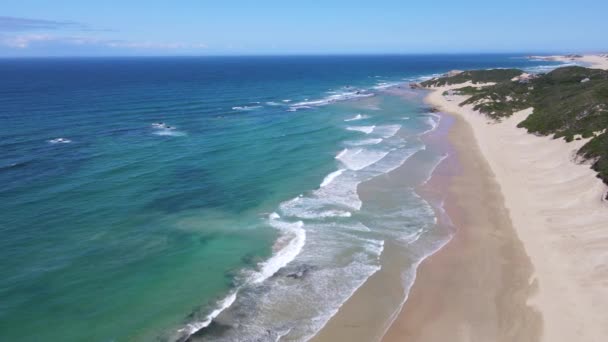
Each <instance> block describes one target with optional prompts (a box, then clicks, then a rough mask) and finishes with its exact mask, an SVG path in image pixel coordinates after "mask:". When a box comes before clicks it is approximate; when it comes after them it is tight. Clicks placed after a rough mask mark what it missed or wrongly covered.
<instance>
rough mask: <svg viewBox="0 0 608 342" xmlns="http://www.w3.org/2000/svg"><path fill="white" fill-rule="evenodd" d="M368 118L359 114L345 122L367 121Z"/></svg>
mask: <svg viewBox="0 0 608 342" xmlns="http://www.w3.org/2000/svg"><path fill="white" fill-rule="evenodd" d="M367 118H369V116H367V115H361V114H357V115H355V116H353V117H352V118H350V119H345V120H344V121H346V122H348V121H357V120H363V119H367Z"/></svg>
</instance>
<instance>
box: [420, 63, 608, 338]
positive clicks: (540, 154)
mask: <svg viewBox="0 0 608 342" xmlns="http://www.w3.org/2000/svg"><path fill="white" fill-rule="evenodd" d="M596 57H597V58H603V57H599V56H596ZM597 58H591V57H588V58H586V59H585V61H592V60H593V61H596V62H598V63H599V62H600V61H601V62H603V61H602V60H597ZM607 64H608V63H607ZM605 66H606V65H604V67H605ZM462 86H463V85H462V84H461V85H456V86H451V87H441V88H437V89H436V90H435V91H433V92H432V93H431V94H430V95H429V96H428V98H427V100H428V102H430V103H432V104H433V105H435V106H438V107H440V108H441V109H442V110H443V111H446V112H449V113H452V114H455V115H459V116H461V117H463V118H464V119H465V120H466V121H467V122H468V123H469V124H470V125H471V126H472V128H473V132H474V135H475V139H476V140H477V143H478V144H479V147H480V149H481V151H482V154H483V155H484V157H485V158H486V159H487V161H488V163H489V164H490V167H491V169H492V171H493V172H494V174H495V176H496V179H497V181H498V183H499V184H500V187H501V191H502V193H503V195H504V197H505V205H506V207H507V209H508V210H509V213H510V217H511V220H512V222H513V225H514V227H515V229H516V231H517V234H518V236H519V238H520V239H521V240H522V242H523V243H524V246H525V249H526V252H527V253H528V255H529V257H530V259H531V261H532V263H533V265H534V269H535V275H534V277H533V279H530V282H535V283H536V284H537V285H538V291H537V293H536V294H535V295H534V296H533V298H531V299H530V304H531V305H533V306H534V307H535V308H536V309H538V310H539V311H540V312H541V314H542V316H543V338H542V341H547V342H561V341H563V342H573V341H577V342H592V341H593V342H600V341H601V342H605V341H608V203H606V201H603V200H602V197H603V195H605V193H606V190H607V188H606V186H605V185H604V184H603V183H602V182H601V180H600V179H598V178H596V173H595V172H594V171H593V170H591V169H590V168H589V165H580V164H576V163H575V162H573V161H572V157H573V153H574V151H576V150H577V149H578V148H579V147H581V146H582V145H583V144H584V143H585V141H574V142H572V143H566V142H565V141H563V140H561V139H560V140H553V139H551V138H549V137H538V136H535V135H532V134H528V133H527V132H526V130H525V129H519V128H517V127H516V125H517V123H519V122H521V121H522V120H523V119H524V118H525V117H526V116H527V115H529V114H530V113H531V109H530V110H526V111H522V112H519V113H517V114H515V115H513V116H512V117H511V118H509V119H506V120H504V121H503V122H502V123H495V122H492V121H491V120H490V119H488V118H486V117H485V116H483V115H482V114H480V113H478V112H476V111H474V110H473V109H472V108H471V107H470V106H465V107H460V106H458V104H459V103H461V102H462V101H464V100H465V98H466V97H463V96H443V95H442V93H443V92H444V91H445V90H448V89H450V88H457V87H462Z"/></svg>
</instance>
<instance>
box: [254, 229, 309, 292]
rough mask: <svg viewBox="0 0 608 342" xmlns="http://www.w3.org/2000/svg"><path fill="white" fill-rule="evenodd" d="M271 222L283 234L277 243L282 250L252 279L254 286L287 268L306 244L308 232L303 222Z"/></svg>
mask: <svg viewBox="0 0 608 342" xmlns="http://www.w3.org/2000/svg"><path fill="white" fill-rule="evenodd" d="M269 222H270V225H272V226H273V227H274V228H276V229H278V230H279V231H280V232H281V233H282V235H281V236H280V237H279V239H278V240H277V242H276V243H275V246H281V248H280V249H279V250H278V251H276V252H275V254H274V255H273V256H272V257H270V259H268V260H266V261H264V262H263V263H262V264H261V265H260V270H259V271H258V272H256V273H255V274H254V275H253V276H252V277H251V283H253V284H257V283H261V282H263V281H264V280H266V279H268V278H270V277H272V275H274V274H275V273H276V272H277V271H278V270H280V269H281V268H283V267H285V265H287V264H288V263H290V262H291V261H292V260H293V259H295V257H296V256H297V255H298V254H300V252H301V251H302V248H303V247H304V244H305V243H306V230H304V228H303V226H304V223H303V222H302V221H298V222H294V223H290V222H284V221H280V220H278V219H274V218H271V219H269Z"/></svg>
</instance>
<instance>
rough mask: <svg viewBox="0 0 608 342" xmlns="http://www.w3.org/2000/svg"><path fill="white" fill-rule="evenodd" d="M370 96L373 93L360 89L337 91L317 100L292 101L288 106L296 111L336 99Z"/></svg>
mask: <svg viewBox="0 0 608 342" xmlns="http://www.w3.org/2000/svg"><path fill="white" fill-rule="evenodd" d="M370 96H374V94H373V93H369V92H366V91H362V90H355V91H343V92H337V93H335V94H332V95H329V96H327V97H325V98H322V99H319V100H308V99H305V100H304V101H302V102H297V103H294V104H293V105H292V106H291V107H290V109H291V110H292V111H296V110H298V109H304V108H312V107H320V106H326V105H328V104H331V103H335V102H338V101H346V100H353V99H359V98H365V97H370Z"/></svg>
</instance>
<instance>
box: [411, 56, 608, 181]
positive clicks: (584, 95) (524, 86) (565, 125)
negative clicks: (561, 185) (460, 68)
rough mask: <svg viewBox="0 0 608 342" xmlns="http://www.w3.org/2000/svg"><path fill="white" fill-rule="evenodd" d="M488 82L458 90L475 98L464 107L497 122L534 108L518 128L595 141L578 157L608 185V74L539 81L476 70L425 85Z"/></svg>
mask: <svg viewBox="0 0 608 342" xmlns="http://www.w3.org/2000/svg"><path fill="white" fill-rule="evenodd" d="M513 75H514V76H513ZM483 80H485V82H486V83H487V82H494V84H491V85H486V86H481V87H472V86H467V87H462V88H458V89H455V90H454V93H457V94H461V95H468V96H469V97H468V98H467V99H466V100H465V101H464V102H462V103H460V105H461V106H463V105H467V104H470V105H473V108H474V109H475V110H478V111H479V112H481V113H483V114H485V115H487V116H488V117H490V118H493V119H497V120H499V119H500V118H502V117H508V116H510V115H512V114H513V113H515V112H517V111H520V110H523V109H526V108H530V107H532V108H533V112H532V114H531V115H529V116H528V117H527V118H526V119H525V120H524V121H522V122H521V123H519V125H518V127H523V128H526V129H527V130H528V132H530V133H534V134H540V135H553V137H554V138H564V139H565V140H566V141H572V140H574V139H584V138H590V140H589V141H588V142H587V143H586V144H585V145H584V146H583V147H582V148H581V149H580V150H579V151H578V155H579V156H581V157H582V158H584V159H586V160H590V161H592V167H593V169H594V170H595V171H597V172H598V176H599V177H600V178H601V179H602V180H603V181H604V182H605V183H607V184H608V132H607V129H608V71H606V70H600V69H589V68H584V67H579V66H570V67H563V68H558V69H555V70H553V71H551V72H549V73H547V74H539V75H529V74H526V73H524V72H523V71H521V70H515V69H495V70H475V71H468V72H463V73H461V74H458V75H456V76H451V77H441V78H437V79H433V80H429V81H426V82H423V83H421V85H422V86H424V87H431V86H442V85H446V84H448V85H449V84H459V83H465V82H467V81H472V83H482V82H483Z"/></svg>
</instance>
